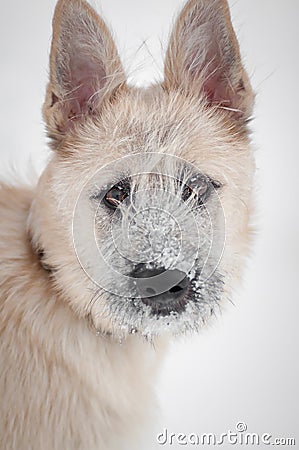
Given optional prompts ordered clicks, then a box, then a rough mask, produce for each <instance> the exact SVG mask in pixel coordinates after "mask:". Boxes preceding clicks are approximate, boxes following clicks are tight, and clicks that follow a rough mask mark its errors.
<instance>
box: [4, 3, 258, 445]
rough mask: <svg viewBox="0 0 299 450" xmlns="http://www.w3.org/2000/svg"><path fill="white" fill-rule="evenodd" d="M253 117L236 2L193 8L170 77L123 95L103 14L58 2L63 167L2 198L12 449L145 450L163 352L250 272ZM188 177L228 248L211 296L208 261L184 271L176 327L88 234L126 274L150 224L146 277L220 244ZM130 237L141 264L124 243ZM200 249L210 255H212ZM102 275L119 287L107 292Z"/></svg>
mask: <svg viewBox="0 0 299 450" xmlns="http://www.w3.org/2000/svg"><path fill="white" fill-rule="evenodd" d="M252 105H253V93H252V90H251V87H250V84H249V80H248V77H247V74H246V72H245V70H244V68H243V65H242V63H241V59H240V52H239V47H238V44H237V41H236V37H235V35H234V32H233V29H232V26H231V22H230V17H229V10H228V5H227V2H226V1H225V0H213V1H211V0H189V1H188V2H187V4H186V5H185V7H184V8H183V10H182V12H181V14H180V16H179V18H178V20H177V22H176V24H175V26H174V29H173V32H172V35H171V38H170V43H169V47H168V51H167V54H166V60H165V78H164V81H163V83H162V84H159V85H154V86H152V87H150V88H147V89H136V88H134V87H130V86H128V85H127V84H126V81H125V74H124V72H123V69H122V65H121V62H120V60H119V56H118V53H117V50H116V48H115V45H114V43H113V40H112V38H111V35H110V33H109V31H108V29H107V27H106V25H105V24H104V22H103V21H102V19H101V18H99V16H98V15H97V14H96V13H95V11H94V10H93V9H92V8H91V7H90V6H89V5H88V4H87V3H86V2H84V1H83V0H59V2H58V4H57V7H56V11H55V16H54V21H53V42H52V50H51V58H50V81H49V85H48V88H47V95H46V101H45V104H44V109H43V112H44V118H45V122H46V125H47V130H48V135H49V137H50V142H51V147H52V149H53V154H52V158H51V161H50V162H49V164H48V165H47V167H46V168H45V170H44V172H43V174H42V176H41V177H40V179H39V181H38V184H37V186H34V187H26V186H25V187H24V186H8V185H5V184H2V185H1V191H0V192H1V195H0V214H1V223H0V236H1V239H0V262H1V274H0V341H1V344H0V366H1V373H0V398H1V404H0V417H1V419H0V436H1V440H0V448H1V449H7V448H9V449H12V450H13V449H15V450H21V449H22V450H23V449H34V450H35V449H36V450H39V449H41V448H42V449H44V450H50V449H51V450H53V449H57V450H58V449H62V448H63V449H66V450H74V449H76V450H79V449H82V450H83V449H84V450H86V449H88V450H92V449H101V450H116V449H117V450H119V449H126V448H130V449H131V448H134V447H133V446H134V445H136V447H137V448H140V445H142V444H138V442H139V441H138V439H139V432H140V430H142V429H143V428H145V423H146V421H147V420H148V419H149V416H151V415H152V414H154V411H155V401H154V398H153V397H154V396H153V390H152V383H153V381H154V380H155V373H156V370H157V367H158V365H159V362H160V359H161V356H162V355H163V353H164V350H165V346H166V341H167V340H168V339H169V337H170V336H171V335H177V334H179V333H181V332H186V331H188V330H198V329H199V328H200V327H201V326H202V325H203V323H204V322H205V321H206V320H207V319H208V318H209V316H210V315H212V314H213V313H214V312H215V308H218V307H219V305H220V304H221V302H223V301H225V299H228V298H230V296H231V293H232V290H233V289H234V287H235V285H236V283H237V282H238V279H239V278H240V275H241V272H242V266H243V262H244V257H245V256H246V255H247V252H248V247H249V244H250V236H251V228H250V217H251V192H252V180H253V174H254V161H253V156H252V150H251V148H250V140H249V131H248V125H247V124H248V119H249V118H250V115H251V111H252ZM138 155H141V156H140V157H139V156H138ZM157 155H158V157H157ZM128 157H129V159H126V158H128ZM130 158H131V159H130ZM140 158H141V159H140ZM119 161H121V162H120V163H119ZM140 161H141V162H140ZM182 164H183V165H182ZM186 165H187V166H186ZM185 167H188V170H189V169H190V167H192V169H190V173H188V176H189V175H193V173H191V172H192V171H193V168H196V169H197V171H198V173H199V174H201V175H203V176H204V177H209V179H211V180H216V181H217V184H218V187H219V189H218V188H217V192H214V193H212V194H211V198H210V199H209V200H208V202H209V203H207V205H210V206H207V211H208V212H209V214H208V216H209V218H211V217H212V219H213V221H214V222H213V223H214V224H216V226H215V229H213V231H215V230H216V231H215V235H216V238H217V236H218V235H219V236H220V237H221V234H220V231H221V230H220V228H221V226H220V225H219V224H220V223H221V222H220V220H221V217H222V216H223V215H224V217H225V246H224V248H222V247H221V248H220V247H219V248H220V250H221V255H219V254H218V253H217V255H218V257H219V256H221V258H220V257H219V258H218V259H219V261H218V259H217V261H214V260H213V264H215V267H214V268H213V270H211V274H210V277H209V278H208V281H206V284H205V285H204V287H203V286H202V285H200V274H201V271H202V268H203V257H202V253H200V252H199V254H198V255H197V256H196V257H193V256H192V258H193V261H192V262H193V265H192V270H191V269H190V271H189V269H185V268H184V271H185V272H186V274H187V275H188V277H189V279H190V280H191V286H192V289H191V290H190V296H189V297H188V299H187V300H188V307H186V308H185V310H184V312H183V313H179V312H176V313H174V314H172V313H171V314H169V315H168V316H166V318H165V317H159V316H158V315H153V314H152V308H151V306H148V305H147V306H145V305H143V306H141V302H140V298H138V296H136V298H134V301H132V299H131V298H130V296H129V295H128V294H127V291H128V290H129V289H131V287H129V284H126V283H127V282H125V283H123V284H121V283H120V281H119V280H120V279H121V277H119V278H118V277H116V278H115V277H112V278H109V276H110V274H109V273H108V274H107V273H106V272H105V266H104V265H103V266H102V265H101V264H102V260H101V261H100V263H99V264H98V260H97V256H95V255H94V253H93V250H92V243H91V241H92V240H93V239H94V237H93V236H90V235H89V234H88V233H87V232H86V229H88V228H87V224H88V220H91V219H93V218H94V217H96V220H95V238H96V242H97V243H99V248H100V250H101V251H102V253H104V255H105V256H106V258H107V260H108V262H109V264H110V266H115V267H117V268H118V270H119V272H120V273H121V274H122V275H125V274H126V273H129V274H130V273H131V272H132V271H133V270H134V267H135V266H136V258H137V259H138V258H139V257H140V255H144V254H145V253H146V251H147V247H146V245H145V240H144V239H145V235H148V232H149V229H147V227H148V226H149V225H148V224H150V229H152V228H153V225H154V229H155V231H156V235H155V239H154V238H153V237H151V241H150V249H151V255H150V257H149V261H155V262H154V263H150V264H148V265H149V266H151V265H154V266H155V267H156V266H158V265H160V266H161V265H163V266H164V267H165V268H168V267H167V266H169V267H174V268H180V269H181V268H182V267H184V264H185V263H186V261H187V262H188V260H189V259H190V258H191V256H190V255H191V254H192V252H193V250H192V249H193V246H194V245H195V244H196V245H197V246H199V242H201V241H200V238H202V237H207V236H208V232H207V229H208V227H207V224H208V216H207V217H205V214H204V212H203V209H202V207H195V206H194V205H193V204H192V201H193V200H192V198H191V200H189V203H188V202H187V204H186V205H185V204H184V203H182V199H181V198H182V189H183V188H182V186H185V184H186V183H188V176H187V175H186V173H185V172H184V171H186V169H185ZM188 170H187V172H188ZM150 172H151V173H152V172H155V174H156V175H155V176H154V177H153V176H152V174H151V173H150ZM136 174H137V176H136ZM140 174H143V175H142V176H141V175H140ZM165 175H167V177H166V178H167V181H165ZM127 177H129V178H130V177H131V178H132V180H131V191H132V192H133V191H136V192H137V194H138V192H139V194H138V195H137V197H134V196H133V194H131V197H129V198H128V200H127V203H126V202H124V203H123V204H122V205H121V206H120V207H119V211H118V214H119V215H115V216H113V217H114V218H113V219H112V218H111V215H109V212H108V210H107V209H105V207H104V206H103V204H102V203H101V202H100V201H99V202H98V204H96V206H95V203H94V200H95V199H98V193H99V192H101V191H103V190H104V191H105V190H106V191H107V189H108V186H113V184H115V183H117V182H118V181H119V180H120V179H122V178H127ZM169 177H170V178H169ZM171 177H172V178H171ZM176 180H179V181H180V182H179V183H178V182H177V181H176ZM78 199H81V200H82V203H80V202H78ZM81 200H80V201H81ZM176 202H177V203H176ZM78 205H79V207H78ZM133 206H134V208H135V210H134V211H137V213H136V212H134V214H133V213H132V208H133ZM187 207H188V208H189V210H188V211H187V212H186V209H184V208H187ZM130 208H131V209H130ZM157 208H162V209H163V211H164V213H163V214H164V216H163V214H158V215H157V214H156V213H155V212H154V211H156V209H157ZM145 210H146V211H150V212H149V213H147V214H146V215H144V214H145V213H144V211H145ZM139 213H140V214H139ZM141 213H142V214H141ZM76 214H78V216H76ZM165 214H169V215H170V217H172V218H173V224H174V225H173V227H172V228H171V229H169V224H170V225H171V223H172V222H171V220H169V221H168V219H167V217H168V216H165ZM165 217H166V218H165ZM76 218H78V221H77V222H76V220H77V219H76ZM134 221H135V222H134ZM132 223H133V225H134V226H133V225H132ZM74 224H75V226H74ZM111 224H112V225H111ZM128 224H130V226H129V225H128ZM145 224H146V225H145ZM176 224H179V225H180V227H179V229H180V232H181V233H182V236H183V239H182V240H183V244H184V245H185V247H182V248H183V250H182V252H180V257H179V258H176V257H174V256H169V255H175V254H176V249H177V246H178V245H179V244H176V236H177V235H176ZM76 225H78V227H79V228H76ZM130 227H132V230H134V233H133V242H134V243H135V244H136V246H137V243H138V246H139V247H138V248H139V250H138V255H137V256H136V255H135V254H134V252H133V250H132V248H131V247H130V246H128V242H126V238H128V235H126V233H128V232H129V231H130V233H131V228H130ZM111 230H112V231H111ZM195 230H197V231H196V233H199V234H196V233H195ZM124 231H125V233H124ZM114 232H115V233H116V234H115V235H113V236H112V234H113V233H114ZM111 233H112V234H111ZM151 236H153V235H151ZM167 236H168V237H169V239H168V240H167V239H166V237H167ZM198 236H199V241H197V238H198ZM115 237H116V241H115V240H114V238H115ZM220 237H219V239H220ZM209 239H210V238H207V239H206V240H203V242H209ZM162 241H163V242H164V247H163V249H162V250H161V248H160V247H159V245H160V243H161V242H162ZM115 242H118V246H119V247H118V248H119V249H120V250H121V251H122V252H125V257H124V259H122V258H123V256H119V254H118V253H116V252H115V248H114V245H115ZM130 242H131V241H130ZM168 242H169V243H168ZM217 242H218V241H217ZM219 242H220V241H219ZM165 245H166V247H165ZM219 245H220V244H219ZM199 247H200V249H201V252H203V251H204V249H205V244H202V245H200V246H199ZM134 248H135V247H134V246H133V249H134ZM136 248H137V247H136ZM82 249H83V250H82ZM218 250H219V249H218ZM80 251H82V254H83V259H84V258H85V259H84V264H82V261H80ZM134 251H135V250H134ZM222 251H223V253H222ZM78 252H79V253H78ZM132 252H133V253H132ZM128 256H129V258H128ZM212 256H213V255H212ZM134 258H135V259H134ZM124 261H126V263H124ZM157 261H158V262H157ZM126 271H127V272H126ZM90 273H92V275H93V277H91V276H90ZM103 273H104V275H105V276H106V275H107V276H106V279H108V283H109V287H110V289H108V290H107V289H103V288H102V286H101V285H100V286H99V285H98V283H96V282H95V281H98V280H95V278H94V277H96V276H98V275H99V276H102V274H103ZM100 281H103V280H102V279H100ZM128 283H129V282H128ZM113 289H118V291H117V292H113ZM120 294H122V295H120ZM134 297H135V296H134ZM138 445H139V447H138Z"/></svg>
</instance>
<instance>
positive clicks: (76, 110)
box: [65, 56, 105, 120]
mask: <svg viewBox="0 0 299 450" xmlns="http://www.w3.org/2000/svg"><path fill="white" fill-rule="evenodd" d="M70 74H71V75H70V78H71V79H70V80H68V83H67V84H68V87H69V89H68V94H67V97H66V103H65V113H66V114H67V119H73V120H74V119H76V118H79V117H80V116H82V114H85V113H88V112H89V111H91V109H92V104H94V103H95V101H96V93H97V92H98V91H99V90H100V89H101V87H102V86H103V84H104V81H105V71H104V69H103V67H101V66H100V64H99V63H97V62H95V61H92V60H89V61H88V60H86V59H85V58H82V57H81V58H79V57H78V56H72V58H71V62H70Z"/></svg>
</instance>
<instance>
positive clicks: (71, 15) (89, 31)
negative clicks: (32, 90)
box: [43, 0, 125, 147]
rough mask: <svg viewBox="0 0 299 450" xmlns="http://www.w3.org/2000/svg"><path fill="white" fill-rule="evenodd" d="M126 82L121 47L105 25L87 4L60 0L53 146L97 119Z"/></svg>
mask: <svg viewBox="0 0 299 450" xmlns="http://www.w3.org/2000/svg"><path fill="white" fill-rule="evenodd" d="M124 81H125V75H124V71H123V68H122V65H121V62H120V59H119V56H118V52H117V50H116V46H115V44H114V42H113V39H112V36H111V34H110V32H109V30H108V28H107V26H106V24H105V23H104V22H103V20H102V19H101V18H100V17H99V16H98V14H97V13H96V12H95V11H94V10H93V9H92V8H91V6H89V5H88V3H86V2H85V1H84V0H59V1H58V3H57V6H56V9H55V13H54V18H53V39H52V47H51V55H50V82H49V85H48V89H47V96H46V101H45V104H44V109H43V113H44V118H45V121H46V123H47V128H48V133H49V136H50V137H51V138H52V139H53V142H54V145H53V146H54V147H55V146H56V144H57V143H59V141H60V140H61V138H63V136H64V135H65V134H66V133H68V131H69V130H70V129H72V128H73V127H74V125H75V124H76V123H78V122H79V123H80V122H82V121H84V120H85V119H86V118H87V117H88V116H91V115H94V114H97V113H98V112H99V109H100V106H101V104H102V102H103V100H104V99H107V97H108V98H112V96H113V94H115V92H116V90H117V89H118V88H119V87H120V86H121V85H124ZM52 144H53V143H52Z"/></svg>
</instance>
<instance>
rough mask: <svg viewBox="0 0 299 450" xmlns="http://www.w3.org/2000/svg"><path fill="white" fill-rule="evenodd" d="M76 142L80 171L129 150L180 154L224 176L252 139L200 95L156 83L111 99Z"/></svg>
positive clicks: (96, 167) (202, 168) (131, 152)
mask: <svg viewBox="0 0 299 450" xmlns="http://www.w3.org/2000/svg"><path fill="white" fill-rule="evenodd" d="M76 146H77V150H78V151H77V152H76V156H75V160H76V161H77V164H76V165H78V169H79V170H80V171H81V172H82V171H84V172H85V170H86V173H90V172H91V171H94V170H99V169H100V168H102V167H103V166H105V165H109V164H111V163H113V162H114V161H117V160H119V159H122V158H124V157H126V156H130V155H135V154H145V155H147V156H148V155H149V154H150V153H158V154H167V155H172V156H175V157H178V158H181V159H183V160H185V161H186V162H187V163H191V164H194V165H195V166H196V167H197V168H198V170H199V171H200V172H203V173H206V174H208V175H210V176H212V177H214V178H215V179H219V180H220V181H221V174H222V173H225V172H227V171H228V170H229V167H230V166H233V164H231V163H230V159H235V158H236V157H237V158H238V159H239V160H240V157H241V156H242V150H245V151H246V149H247V147H248V143H247V142H246V139H244V137H242V136H241V135H240V134H237V133H235V131H234V130H233V128H231V129H230V128H229V127H228V124H227V122H225V119H224V116H223V115H221V114H219V113H217V111H216V109H215V110H211V108H206V106H205V103H204V101H203V100H200V98H194V97H187V96H185V95H182V94H180V93H178V92H165V91H164V90H163V89H162V88H161V86H160V87H159V86H156V87H152V88H149V89H140V88H139V89H136V88H131V89H129V90H128V91H126V92H125V93H123V94H122V95H121V96H119V98H117V99H116V100H115V102H114V103H113V104H111V103H110V104H107V105H106V106H105V107H104V108H103V110H102V113H101V115H100V116H99V117H98V118H96V119H95V120H93V121H91V122H90V124H89V125H87V126H86V128H85V131H84V133H82V132H80V134H79V135H77V136H76ZM81 149H82V150H83V151H82V150H81ZM240 150H241V152H240ZM72 167H73V168H74V166H72ZM130 169H131V167H128V172H130ZM136 169H138V168H137V167H134V170H135V171H136Z"/></svg>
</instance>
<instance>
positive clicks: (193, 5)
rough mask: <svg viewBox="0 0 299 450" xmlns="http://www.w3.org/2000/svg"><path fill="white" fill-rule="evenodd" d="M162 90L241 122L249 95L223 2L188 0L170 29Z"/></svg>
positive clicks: (246, 113) (249, 108) (248, 105)
mask: <svg viewBox="0 0 299 450" xmlns="http://www.w3.org/2000/svg"><path fill="white" fill-rule="evenodd" d="M164 87H165V88H166V89H167V90H172V89H175V90H181V91H182V92H184V93H188V94H190V95H192V96H193V97H195V98H196V97H201V98H202V99H203V98H204V99H205V102H206V105H207V107H210V106H215V107H218V108H221V110H222V111H226V112H227V114H229V115H230V116H231V118H232V119H233V120H237V121H241V123H244V121H245V122H246V120H247V119H248V118H249V116H250V115H251V112H252V107H253V100H254V94H253V91H252V88H251V85H250V82H249V78H248V75H247V73H246V71H245V68H244V67H243V64H242V60H241V55H240V50H239V45H238V42H237V38H236V35H235V33H234V30H233V27H232V23H231V19H230V13H229V7H228V2H227V0H188V1H187V2H186V4H185V6H184V8H183V10H182V11H181V13H180V15H179V16H178V18H177V21H176V23H175V25H174V28H173V31H172V34H171V37H170V42H169V46H168V50H167V53H166V59H165V81H164Z"/></svg>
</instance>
